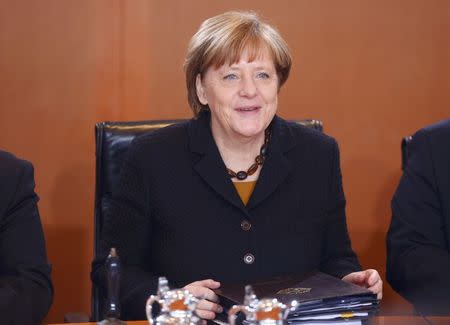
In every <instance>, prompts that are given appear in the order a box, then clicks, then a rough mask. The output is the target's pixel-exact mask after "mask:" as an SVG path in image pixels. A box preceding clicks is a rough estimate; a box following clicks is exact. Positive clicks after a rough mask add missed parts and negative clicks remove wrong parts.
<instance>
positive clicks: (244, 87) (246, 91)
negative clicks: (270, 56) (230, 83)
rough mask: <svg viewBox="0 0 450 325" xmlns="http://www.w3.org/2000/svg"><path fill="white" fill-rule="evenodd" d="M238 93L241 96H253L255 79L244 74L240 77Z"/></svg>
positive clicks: (255, 90) (255, 89) (255, 88)
mask: <svg viewBox="0 0 450 325" xmlns="http://www.w3.org/2000/svg"><path fill="white" fill-rule="evenodd" d="M240 86H241V88H240V90H239V94H240V95H241V96H243V97H254V96H255V95H256V92H257V87H256V83H255V80H254V79H253V78H252V77H251V76H244V77H243V78H242V79H241V85H240Z"/></svg>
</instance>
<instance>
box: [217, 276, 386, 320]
mask: <svg viewBox="0 0 450 325" xmlns="http://www.w3.org/2000/svg"><path fill="white" fill-rule="evenodd" d="M250 284H251V285H252V287H253V290H254V292H255V294H256V296H257V297H258V299H261V298H277V299H278V300H279V301H281V302H283V303H284V304H286V305H287V306H291V302H292V301H294V300H295V301H297V304H296V306H295V308H293V309H292V310H291V312H290V313H289V316H288V319H289V318H294V317H301V316H305V315H314V314H316V315H318V314H325V313H344V312H355V311H365V312H367V313H368V314H372V313H373V312H374V311H376V309H377V307H378V300H377V298H376V295H375V294H373V293H372V292H371V291H369V290H367V289H365V288H362V287H360V286H357V285H354V284H351V283H347V282H344V281H342V280H341V279H338V278H336V277H333V276H331V275H328V274H325V273H321V272H315V273H308V274H302V275H289V276H279V277H274V278H272V279H269V280H266V281H260V282H255V283H250ZM245 285H246V284H242V283H240V284H236V283H234V284H228V283H222V285H221V287H220V289H217V290H216V293H217V295H218V296H219V298H220V304H221V305H222V306H223V307H224V309H229V308H230V307H231V306H233V305H241V304H242V303H243V301H244V287H245Z"/></svg>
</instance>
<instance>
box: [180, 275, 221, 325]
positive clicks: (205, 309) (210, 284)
mask: <svg viewBox="0 0 450 325" xmlns="http://www.w3.org/2000/svg"><path fill="white" fill-rule="evenodd" d="M219 287H220V282H217V281H214V280H211V279H208V280H202V281H195V282H192V283H190V284H188V285H186V286H185V287H184V289H186V290H188V291H189V292H190V293H191V294H193V295H194V296H195V297H197V298H198V299H200V301H199V303H198V305H197V309H196V313H197V315H198V316H199V317H201V318H203V319H214V318H216V313H221V312H222V310H223V309H222V307H221V306H220V305H219V304H218V303H217V302H218V301H219V297H217V295H216V294H215V293H214V291H213V290H212V289H218V288H219Z"/></svg>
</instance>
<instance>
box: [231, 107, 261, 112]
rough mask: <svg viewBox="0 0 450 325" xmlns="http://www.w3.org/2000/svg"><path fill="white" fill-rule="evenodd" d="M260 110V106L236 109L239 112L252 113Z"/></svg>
mask: <svg viewBox="0 0 450 325" xmlns="http://www.w3.org/2000/svg"><path fill="white" fill-rule="evenodd" d="M259 108H261V107H260V106H244V107H238V108H236V110H237V111H239V112H252V111H256V110H258V109H259Z"/></svg>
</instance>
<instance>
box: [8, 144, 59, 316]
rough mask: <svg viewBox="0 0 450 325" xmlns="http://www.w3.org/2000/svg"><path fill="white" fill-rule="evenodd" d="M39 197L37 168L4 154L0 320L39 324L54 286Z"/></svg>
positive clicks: (48, 305)
mask: <svg viewBox="0 0 450 325" xmlns="http://www.w3.org/2000/svg"><path fill="white" fill-rule="evenodd" d="M37 201H38V197H37V195H36V193H35V192H34V176H33V166H32V165H31V164H30V163H29V162H27V161H25V160H21V159H18V158H16V157H15V156H13V155H12V154H10V153H8V152H5V151H1V150H0V317H1V321H0V322H1V323H2V324H18V325H19V324H20V325H27V324H39V323H40V322H41V321H42V320H43V319H44V317H45V316H46V315H47V312H48V310H49V308H50V305H51V303H52V298H53V287H52V282H51V279H50V272H51V269H50V265H49V264H48V262H47V255H46V251H45V242H44V235H43V232H42V226H41V220H40V217H39V212H38V208H37Z"/></svg>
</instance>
